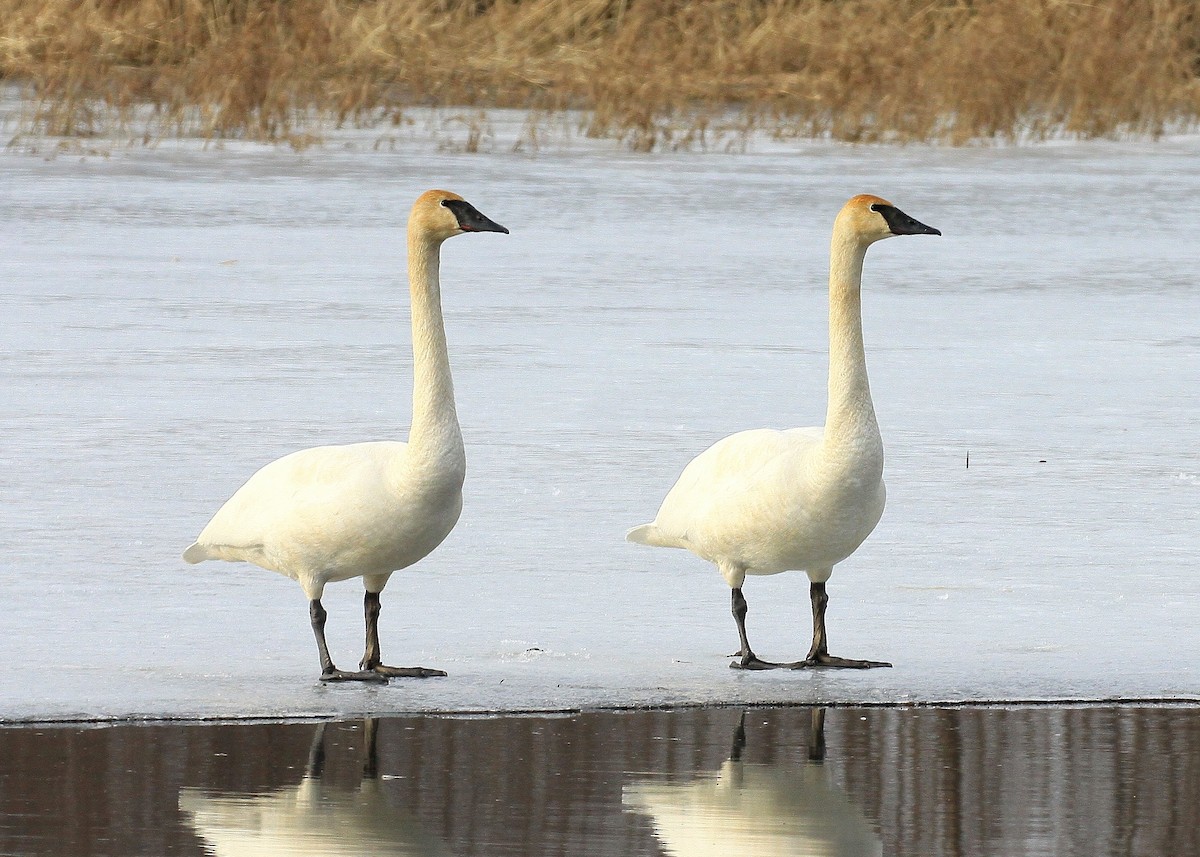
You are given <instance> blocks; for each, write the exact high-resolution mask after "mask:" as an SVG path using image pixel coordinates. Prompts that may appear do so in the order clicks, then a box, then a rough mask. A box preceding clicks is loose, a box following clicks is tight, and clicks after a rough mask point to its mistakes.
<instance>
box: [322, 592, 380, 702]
mask: <svg viewBox="0 0 1200 857" xmlns="http://www.w3.org/2000/svg"><path fill="white" fill-rule="evenodd" d="M327 615H328V614H326V612H325V608H324V607H322V606H321V599H320V598H314V599H313V600H312V601H310V602H309V603H308V618H309V621H310V622H312V629H313V636H315V637H316V638H317V651H318V652H319V653H320V655H321V681H374V682H386V681H387V676H383V675H380V674H378V673H374V672H369V671H363V672H346V671H345V670H339V669H338V668H337V667H335V666H334V665H333V659H332V658H331V657H329V645H328V644H327V643H326V642H325V617H326V616H327Z"/></svg>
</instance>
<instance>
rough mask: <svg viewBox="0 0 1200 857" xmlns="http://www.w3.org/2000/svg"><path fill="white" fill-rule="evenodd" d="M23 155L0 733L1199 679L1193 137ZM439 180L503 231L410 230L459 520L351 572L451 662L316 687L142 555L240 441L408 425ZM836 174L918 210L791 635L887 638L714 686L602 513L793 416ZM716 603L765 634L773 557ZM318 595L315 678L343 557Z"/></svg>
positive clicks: (612, 515) (789, 584) (269, 628)
mask: <svg viewBox="0 0 1200 857" xmlns="http://www.w3.org/2000/svg"><path fill="white" fill-rule="evenodd" d="M393 144H394V145H393ZM52 151H53V149H52V148H46V147H43V148H42V150H41V154H37V155H31V154H29V153H28V152H27V151H15V152H14V151H10V152H8V153H5V154H3V155H0V190H2V197H3V205H0V231H2V234H3V236H4V238H3V242H2V246H3V252H0V271H2V272H3V282H4V288H3V289H2V290H0V307H2V308H3V317H4V319H5V323H4V328H3V330H4V334H3V342H4V346H3V352H2V354H3V364H2V366H3V375H4V383H3V386H2V387H0V439H2V443H0V496H2V497H3V498H4V514H3V516H2V517H0V569H2V573H3V580H4V582H5V584H6V585H5V587H4V591H3V597H4V602H3V619H2V620H0V662H2V663H3V664H4V665H5V669H4V670H3V672H2V673H0V720H45V719H50V720H53V719H68V718H77V717H78V718H118V717H168V718H174V717H182V718H191V717H206V718H207V717H212V718H227V717H228V718H233V717H273V716H285V717H297V716H308V715H328V714H353V713H357V712H362V711H370V712H375V713H387V712H402V711H403V712H408V711H432V710H456V711H491V710H498V711H514V710H555V709H574V708H588V707H597V706H643V705H645V706H652V705H672V704H689V703H701V704H703V703H747V702H763V703H765V702H794V703H815V702H821V703H830V702H866V703H897V702H930V701H980V700H1059V699H1097V700H1098V699H1110V698H1122V699H1125V698H1133V699H1152V698H1155V699H1156V698H1187V699H1197V698H1200V668H1198V666H1197V664H1198V658H1197V652H1198V650H1197V643H1196V640H1200V600H1198V599H1197V597H1196V594H1197V591H1198V589H1200V582H1198V581H1197V569H1198V568H1200V547H1198V544H1197V521H1198V513H1197V508H1198V507H1200V452H1197V437H1198V435H1197V428H1198V426H1200V382H1198V380H1197V379H1198V378H1200V332H1198V329H1197V320H1198V318H1200V292H1198V287H1197V282H1196V279H1197V275H1196V270H1197V262H1198V261H1200V258H1198V253H1197V246H1198V245H1197V242H1196V237H1195V221H1196V218H1195V216H1194V210H1195V200H1196V196H1197V192H1198V191H1200V171H1197V170H1196V168H1195V165H1196V163H1197V157H1198V156H1200V139H1197V138H1195V137H1183V138H1175V139H1171V140H1167V141H1163V142H1159V143H1155V144H1148V143H1119V142H1094V143H1061V144H1058V145H1054V146H1041V147H1021V148H997V149H976V150H952V149H943V148H928V147H915V146H914V147H907V148H878V147H866V146H864V147H850V146H842V145H835V144H825V143H798V144H788V145H785V144H779V143H777V144H769V145H768V144H766V143H763V144H761V145H759V146H752V147H751V149H750V151H749V152H747V153H744V154H725V153H720V154H716V153H691V154H686V153H681V154H651V155H639V154H631V153H626V152H622V151H619V150H617V149H615V148H613V147H612V146H611V145H609V144H604V145H601V144H584V143H579V142H576V143H575V144H564V145H562V146H558V147H553V148H550V149H548V150H546V151H543V152H541V153H538V154H536V155H532V156H531V155H529V154H527V153H513V152H510V151H509V150H508V148H507V147H506V146H504V145H500V144H499V143H496V144H494V145H493V146H492V150H491V151H488V152H484V153H481V154H474V155H468V154H462V153H458V152H455V151H447V150H442V149H439V147H438V146H436V145H434V144H431V143H429V142H427V141H426V142H421V141H420V140H401V141H399V143H396V142H395V141H391V142H390V143H389V145H387V146H383V147H380V148H378V149H376V148H375V147H374V146H373V145H371V144H370V137H369V135H363V134H359V135H358V136H355V135H349V136H348V137H347V138H346V139H345V140H341V141H339V139H338V138H333V139H331V140H330V141H328V142H327V143H326V145H325V146H324V147H322V148H318V149H310V150H307V151H304V152H302V153H296V152H292V151H289V150H284V149H271V148H266V147H257V146H250V145H237V146H234V145H227V146H223V147H219V146H209V147H207V148H206V147H203V146H202V145H200V144H198V143H171V144H164V145H162V146H160V147H158V148H156V149H143V148H123V147H120V146H113V147H110V148H109V149H101V150H98V153H87V152H78V151H77V152H74V153H69V152H68V153H58V154H52V155H51V156H46V152H52ZM439 186H440V187H448V188H450V189H453V190H456V191H458V192H460V193H462V194H463V195H464V196H466V197H467V199H469V200H470V201H472V202H473V203H474V204H475V205H477V206H478V207H479V208H480V210H481V211H483V212H484V213H485V214H487V215H489V216H491V217H493V218H495V219H496V220H497V221H499V222H500V223H503V224H505V225H506V226H508V227H509V228H510V229H511V230H512V234H511V235H510V236H495V235H486V236H468V237H465V238H462V239H456V240H455V241H453V242H451V243H449V244H448V245H446V247H445V253H444V265H443V291H444V302H445V313H446V318H447V325H448V334H449V340H450V347H451V359H452V363H453V367H454V373H455V384H456V390H457V398H458V406H459V415H460V418H461V419H462V422H463V429H464V434H465V436H466V442H467V448H468V459H469V465H468V466H469V474H468V482H467V487H466V506H465V511H464V513H463V516H462V519H461V521H460V523H459V525H458V528H457V529H456V530H455V531H454V533H452V534H451V536H450V538H449V539H448V540H447V541H446V543H445V544H444V545H443V546H442V547H441V548H439V549H438V550H437V551H436V552H435V553H434V554H433V555H431V556H430V557H428V558H427V559H426V560H425V561H423V562H421V563H420V564H418V565H417V566H415V567H414V568H412V569H409V570H407V571H404V572H401V573H398V574H397V575H396V576H395V577H393V579H392V582H391V584H390V586H389V587H388V589H387V590H386V591H385V592H384V595H383V616H382V619H381V633H382V637H383V654H384V657H385V660H387V661H389V662H392V663H399V664H402V665H407V664H421V665H426V666H435V667H441V668H444V669H446V670H447V671H448V672H449V673H450V676H449V678H447V679H440V680H428V681H394V682H392V683H391V684H390V685H388V686H386V687H358V686H352V687H344V686H337V687H327V686H321V685H319V684H318V683H317V682H316V681H315V679H316V675H317V671H318V669H317V658H316V651H315V646H314V645H313V643H312V638H311V632H310V630H309V627H308V619H307V608H306V603H305V600H304V596H303V593H302V592H301V591H300V589H299V587H298V586H296V585H295V584H294V583H292V582H291V581H289V580H286V579H285V578H282V577H279V576H277V575H274V574H271V573H269V572H265V571H262V570H259V569H256V568H253V567H249V566H235V565H226V564H221V563H207V564H203V565H199V566H187V565H185V564H184V563H183V561H182V560H181V559H180V558H179V554H180V552H181V551H182V549H183V548H184V547H186V546H187V545H188V544H189V543H190V542H191V540H192V539H193V537H194V536H195V534H196V533H197V532H198V531H199V530H200V528H201V527H202V526H203V525H204V523H205V522H206V521H207V520H208V518H209V516H210V515H211V514H212V513H213V512H214V511H215V510H216V509H217V507H218V506H219V505H220V504H221V503H222V502H223V501H224V500H225V499H226V498H227V497H228V496H229V494H231V493H232V492H233V490H234V489H236V488H237V487H238V485H239V484H241V482H242V481H243V480H244V479H245V478H247V477H248V476H249V475H250V474H251V473H252V472H253V471H254V470H255V469H257V468H258V467H259V466H261V465H262V464H264V463H266V462H267V461H270V460H271V459H273V458H275V457H277V456H279V455H281V454H283V453H286V452H288V451H291V450H294V449H297V448H301V447H306V446H313V445H317V444H322V443H332V442H346V441H355V440H367V439H385V438H403V437H404V436H405V435H406V433H407V422H408V417H409V413H410V407H411V404H410V394H411V386H410V385H411V374H410V364H411V355H410V351H409V332H408V321H407V294H406V290H405V286H404V239H403V227H404V221H405V218H406V216H407V210H408V207H409V205H410V204H411V202H412V200H413V199H414V198H415V197H416V196H417V194H418V193H420V192H421V191H422V190H424V189H426V188H429V187H439ZM860 191H869V192H874V193H878V194H881V195H883V196H885V197H888V198H889V199H891V200H892V201H893V202H895V203H896V204H897V205H899V206H901V207H902V208H904V209H905V210H906V211H907V212H909V213H910V214H912V215H913V216H914V217H917V218H918V219H920V220H922V221H924V222H927V223H930V224H931V225H934V226H937V227H939V228H941V230H942V231H943V233H944V237H943V238H940V239H937V238H911V239H900V240H895V241H889V242H885V243H884V244H882V245H878V246H876V247H875V248H873V249H872V250H871V252H870V255H869V256H868V260H867V269H866V274H865V285H864V316H865V319H864V323H865V329H866V340H867V352H868V361H869V364H870V371H871V381H872V390H873V393H874V397H875V403H876V408H877V411H878V414H879V419H880V423H881V426H882V430H883V435H884V442H885V445H886V447H887V453H888V465H887V474H886V478H887V482H888V493H889V499H888V507H887V511H886V512H885V514H884V519H883V521H882V523H881V524H880V526H879V528H878V529H877V530H876V532H875V534H874V535H873V536H872V537H871V538H870V539H869V540H868V541H867V542H866V544H865V545H864V546H863V547H862V548H861V549H860V550H859V551H858V552H857V553H856V554H855V555H854V556H853V557H851V558H850V559H849V560H847V561H846V562H845V563H843V564H842V565H840V566H838V568H837V569H836V571H835V573H834V577H833V579H832V581H831V583H830V595H831V602H830V608H829V610H830V612H829V631H830V636H831V649H832V650H833V651H834V653H835V654H844V655H846V656H850V657H869V658H878V659H885V660H890V661H893V662H894V663H895V668H894V669H891V670H873V671H870V672H865V673H861V672H849V673H837V672H798V673H770V674H758V673H756V674H744V673H740V672H737V671H733V670H730V669H728V668H727V666H726V664H727V662H728V660H729V659H728V658H726V657H725V655H727V654H728V653H729V652H731V651H733V650H734V649H736V648H737V645H736V640H737V637H736V633H735V629H734V624H733V620H732V618H731V617H730V614H729V592H728V587H727V586H726V585H725V584H724V582H723V581H722V580H721V578H720V576H719V575H718V574H717V572H716V571H715V570H714V569H713V568H712V567H711V566H709V565H707V564H706V563H704V562H702V561H700V560H699V559H697V558H695V557H693V556H691V555H690V554H686V553H683V552H676V551H666V550H655V549H650V548H644V547H638V546H634V545H630V544H627V543H625V542H624V541H623V538H622V537H623V534H624V532H625V530H626V529H627V528H628V527H630V526H633V525H635V524H639V523H642V522H644V521H647V520H650V519H651V518H652V517H653V515H654V512H655V510H656V509H657V506H658V503H659V502H660V500H661V498H662V496H663V495H664V493H665V492H666V490H667V489H668V488H669V487H670V485H671V484H672V482H673V481H674V479H675V477H676V476H677V474H678V472H679V471H680V469H681V468H682V467H683V465H684V464H686V463H687V461H688V460H689V459H690V458H691V457H692V456H693V455H695V454H696V453H697V452H699V451H700V450H702V449H703V448H704V447H706V446H707V445H708V444H710V443H711V442H713V441H715V440H717V439H718V438H720V437H722V436H724V435H726V434H728V433H730V432H732V431H735V430H738V429H743V428H751V427H757V426H774V427H787V426H795V425H811V424H815V423H818V422H820V421H821V420H822V419H823V415H824V409H825V393H824V389H825V348H826V329H825V326H826V296H825V289H826V285H825V278H826V269H827V258H828V257H827V252H828V233H829V227H830V224H831V221H832V218H833V215H834V214H835V213H836V211H837V209H838V208H839V207H840V205H841V204H842V202H843V201H844V200H845V199H846V198H847V197H849V196H850V195H852V194H854V193H857V192H860ZM968 454H969V455H970V467H969V469H968V468H967V467H966V463H967V456H968ZM745 592H746V597H747V599H748V601H749V605H750V615H749V618H748V627H749V631H750V635H751V640H752V641H753V643H754V646H755V649H756V651H758V652H759V653H760V654H761V655H762V656H763V657H766V658H775V659H793V658H798V657H801V656H802V655H803V654H804V652H805V651H806V650H807V647H808V638H809V633H810V624H809V622H810V620H809V606H808V599H807V581H806V580H805V578H804V576H803V575H801V574H788V575H780V576H777V577H773V578H752V579H751V580H750V581H748V583H747V585H746V589H745ZM325 606H326V608H327V609H328V610H329V625H328V631H329V635H330V644H331V646H332V649H333V654H334V658H335V660H336V661H338V663H339V665H343V666H348V665H351V664H353V663H355V662H356V661H357V659H358V657H359V656H360V654H361V650H362V649H361V647H362V639H361V636H362V619H361V587H360V585H359V584H358V582H357V581H350V582H347V583H342V584H335V585H331V586H330V587H329V589H328V590H327V593H326V599H325Z"/></svg>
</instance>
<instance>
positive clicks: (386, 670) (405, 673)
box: [366, 664, 446, 680]
mask: <svg viewBox="0 0 1200 857" xmlns="http://www.w3.org/2000/svg"><path fill="white" fill-rule="evenodd" d="M366 671H367V672H371V673H374V674H375V675H378V676H381V677H383V678H384V679H385V680H386V679H389V678H444V677H445V675H446V671H445V670H435V669H430V668H429V667H389V666H387V665H386V664H375V666H373V667H367V668H366Z"/></svg>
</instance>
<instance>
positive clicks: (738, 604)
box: [729, 586, 784, 670]
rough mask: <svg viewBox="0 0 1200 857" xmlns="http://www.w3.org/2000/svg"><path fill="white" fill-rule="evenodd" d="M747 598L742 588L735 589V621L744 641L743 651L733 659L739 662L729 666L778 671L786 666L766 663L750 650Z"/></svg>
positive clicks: (740, 636) (741, 668)
mask: <svg viewBox="0 0 1200 857" xmlns="http://www.w3.org/2000/svg"><path fill="white" fill-rule="evenodd" d="M747 610H748V608H747V606H746V597H745V596H744V595H742V587H740V586H735V587H733V621H735V622H737V629H738V637H739V638H740V639H741V641H742V650H741V651H740V652H738V653H737V654H735V655H732V657H735V658H737V659H738V660H736V661H734V662H733V663H731V664H730V665H729V667H730V669H735V670H776V669H779V668H781V667H783V666H784V664H775V663H771V662H770V661H764V660H762V659H761V658H759V656H758V655H756V654H754V652H753V651H752V650H751V649H750V640H749V639H748V638H747V637H746V611H747Z"/></svg>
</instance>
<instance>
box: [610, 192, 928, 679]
mask: <svg viewBox="0 0 1200 857" xmlns="http://www.w3.org/2000/svg"><path fill="white" fill-rule="evenodd" d="M917 234H933V235H940V234H941V233H940V232H938V231H937V230H936V229H933V228H931V227H928V226H925V225H924V224H922V223H918V222H917V221H916V220H913V219H912V218H911V217H909V216H908V215H906V214H904V213H903V212H902V211H900V210H899V209H897V208H896V207H895V206H893V205H892V204H891V203H889V202H887V201H886V200H883V199H880V198H879V197H876V196H869V195H865V194H864V195H860V196H856V197H854V198H853V199H851V200H850V201H849V202H847V203H846V205H845V206H844V207H843V208H842V210H841V212H840V213H839V214H838V216H837V219H836V221H835V222H834V229H833V239H832V246H831V251H830V273H829V405H828V410H827V413H826V421H825V425H824V426H818V427H815V428H800V429H789V430H786V431H775V430H772V429H754V430H751V431H743V432H738V433H737V434H734V435H730V436H729V437H727V438H724V439H723V440H720V441H717V443H715V444H713V445H712V446H711V447H709V448H708V449H707V450H705V451H704V452H702V453H701V454H700V455H698V456H696V458H695V459H693V460H692V462H691V463H690V464H688V466H687V467H686V468H684V471H683V473H682V474H681V475H680V477H679V480H678V481H677V482H676V483H675V486H674V487H673V488H672V489H671V490H670V492H669V493H668V494H667V496H666V499H664V500H663V503H662V506H661V508H660V509H659V510H658V514H657V516H655V519H654V521H653V522H651V523H649V524H643V525H642V526H640V527H635V528H634V529H632V530H630V531H629V533H628V535H627V538H628V539H629V540H630V541H633V542H638V543H640V544H646V545H653V546H656V547H676V548H686V549H687V550H690V551H692V553H694V554H696V555H697V556H699V557H702V558H703V559H706V560H708V561H709V562H712V563H714V564H716V566H717V568H718V570H719V571H720V572H721V574H722V575H723V576H724V578H725V580H726V582H727V583H728V584H729V586H730V587H731V588H732V602H733V614H734V619H735V621H736V623H737V628H738V635H739V637H740V640H741V649H740V651H739V652H738V655H737V657H738V658H739V660H738V661H736V662H735V663H733V664H731V666H735V667H741V668H745V669H769V668H774V667H782V666H787V667H792V668H798V667H808V666H840V667H857V668H865V667H872V666H889V664H886V663H883V662H880V661H859V660H849V659H846V658H835V657H832V656H830V655H829V652H828V647H827V641H826V635H825V604H826V602H827V601H828V596H827V594H826V592H825V582H826V581H827V580H828V579H829V577H830V575H831V574H832V573H833V567H834V565H836V564H837V563H838V562H840V561H842V560H843V559H845V558H846V557H848V556H849V555H850V554H852V553H853V552H854V551H855V550H856V549H857V548H858V546H859V545H860V544H862V542H863V540H864V539H866V538H867V536H868V535H870V534H871V531H872V530H873V529H875V525H876V524H877V523H879V518H880V516H881V515H882V514H883V507H884V499H885V491H884V485H883V441H882V439H881V437H880V434H879V426H878V424H877V422H876V419H875V409H874V406H873V405H872V403H871V390H870V385H869V383H868V379H867V364H866V355H865V351H864V348H863V336H862V311H861V296H860V288H861V285H862V265H863V259H864V258H865V255H866V251H867V248H868V247H869V246H870V245H871V244H873V243H874V242H875V241H878V240H880V239H882V238H887V237H890V236H892V235H917ZM784 571H804V572H806V573H807V574H808V577H809V579H810V581H811V587H810V597H811V599H812V606H813V643H812V647H811V649H810V650H809V653H808V656H807V657H806V658H805V659H804V660H803V661H796V662H794V663H789V664H778V663H771V662H768V661H763V660H761V659H759V658H758V657H757V656H756V655H755V654H754V652H753V651H752V650H751V649H750V643H749V641H748V640H747V638H746V627H745V616H746V601H745V597H744V596H743V594H742V584H743V582H744V581H745V579H746V575H748V574H751V575H754V574H778V573H780V572H784Z"/></svg>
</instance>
